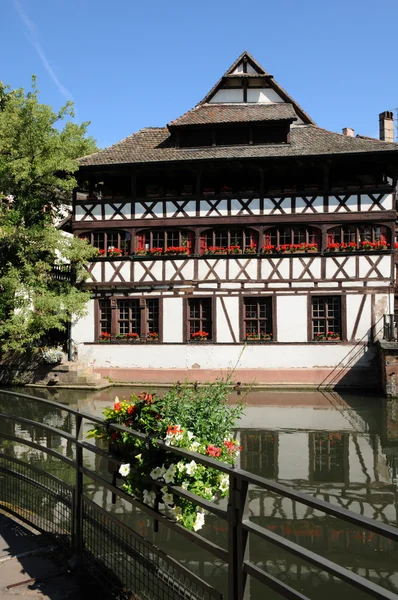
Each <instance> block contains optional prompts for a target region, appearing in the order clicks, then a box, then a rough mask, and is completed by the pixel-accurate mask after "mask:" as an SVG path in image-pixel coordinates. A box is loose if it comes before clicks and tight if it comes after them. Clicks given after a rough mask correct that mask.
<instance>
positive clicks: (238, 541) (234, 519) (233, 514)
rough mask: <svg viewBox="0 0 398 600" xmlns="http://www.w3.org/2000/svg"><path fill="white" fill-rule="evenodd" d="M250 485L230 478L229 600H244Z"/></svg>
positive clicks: (232, 475)
mask: <svg viewBox="0 0 398 600" xmlns="http://www.w3.org/2000/svg"><path fill="white" fill-rule="evenodd" d="M247 490H248V483H247V481H244V480H243V479H242V478H240V477H237V476H236V475H235V473H231V474H230V476H229V500H228V509H227V516H228V600H243V598H244V595H245V588H246V574H245V573H244V570H243V563H244V560H245V553H246V546H247V538H248V534H247V532H246V531H245V530H244V529H243V527H242V521H243V513H244V509H245V504H246V497H247Z"/></svg>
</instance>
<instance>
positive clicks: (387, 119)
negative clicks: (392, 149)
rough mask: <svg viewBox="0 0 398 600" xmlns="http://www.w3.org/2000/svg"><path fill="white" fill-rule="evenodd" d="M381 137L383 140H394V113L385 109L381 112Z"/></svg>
mask: <svg viewBox="0 0 398 600" xmlns="http://www.w3.org/2000/svg"><path fill="white" fill-rule="evenodd" d="M379 129H380V139H381V140H382V141H383V142H393V141H394V114H393V113H392V112H391V111H390V110H385V111H384V112H382V113H380V114H379Z"/></svg>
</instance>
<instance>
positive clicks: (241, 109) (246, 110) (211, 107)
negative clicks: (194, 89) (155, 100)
mask: <svg viewBox="0 0 398 600" xmlns="http://www.w3.org/2000/svg"><path fill="white" fill-rule="evenodd" d="M280 120H297V116H296V113H295V112H294V108H293V106H292V105H291V104H285V103H278V104H201V105H199V106H196V107H195V108H193V109H192V110H189V111H188V112H186V113H185V114H184V115H182V116H181V117H178V119H175V120H174V121H171V123H169V127H181V126H183V125H206V124H207V123H208V124H212V125H214V124H218V123H244V122H245V123H246V122H251V121H280Z"/></svg>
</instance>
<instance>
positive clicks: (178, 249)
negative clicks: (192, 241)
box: [165, 246, 188, 255]
mask: <svg viewBox="0 0 398 600" xmlns="http://www.w3.org/2000/svg"><path fill="white" fill-rule="evenodd" d="M165 254H171V255H177V254H188V248H187V247H186V246H169V247H168V248H166V250H165Z"/></svg>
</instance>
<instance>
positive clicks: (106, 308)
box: [98, 300, 111, 333]
mask: <svg viewBox="0 0 398 600" xmlns="http://www.w3.org/2000/svg"><path fill="white" fill-rule="evenodd" d="M98 308H99V329H100V333H102V332H104V333H110V332H111V305H110V302H109V300H99V302H98Z"/></svg>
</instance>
